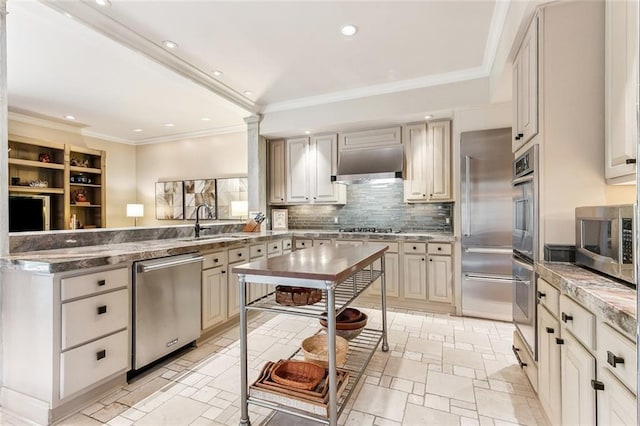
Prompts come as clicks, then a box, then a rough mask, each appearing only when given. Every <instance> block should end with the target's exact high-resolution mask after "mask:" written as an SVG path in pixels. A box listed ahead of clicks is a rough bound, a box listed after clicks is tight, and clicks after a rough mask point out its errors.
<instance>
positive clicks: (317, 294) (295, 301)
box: [276, 285, 322, 306]
mask: <svg viewBox="0 0 640 426" xmlns="http://www.w3.org/2000/svg"><path fill="white" fill-rule="evenodd" d="M321 300H322V290H318V289H315V288H306V287H291V286H286V285H279V286H276V303H278V304H280V305H286V306H303V305H313V304H314V303H318V302H319V301H321Z"/></svg>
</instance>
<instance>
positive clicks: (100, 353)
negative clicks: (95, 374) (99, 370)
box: [96, 349, 107, 361]
mask: <svg viewBox="0 0 640 426" xmlns="http://www.w3.org/2000/svg"><path fill="white" fill-rule="evenodd" d="M106 356H107V351H105V350H104V349H103V350H101V351H98V352H96V360H98V361H100V360H101V359H102V358H106Z"/></svg>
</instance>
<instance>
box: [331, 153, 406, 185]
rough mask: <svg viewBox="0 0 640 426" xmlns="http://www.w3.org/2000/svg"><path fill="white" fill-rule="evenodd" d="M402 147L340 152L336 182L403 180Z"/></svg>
mask: <svg viewBox="0 0 640 426" xmlns="http://www.w3.org/2000/svg"><path fill="white" fill-rule="evenodd" d="M402 165H403V149H402V145H393V146H385V147H371V148H366V149H350V150H344V151H340V152H338V173H337V175H336V176H331V180H332V181H334V182H342V183H347V184H350V183H362V182H369V181H372V180H380V179H385V180H387V179H402Z"/></svg>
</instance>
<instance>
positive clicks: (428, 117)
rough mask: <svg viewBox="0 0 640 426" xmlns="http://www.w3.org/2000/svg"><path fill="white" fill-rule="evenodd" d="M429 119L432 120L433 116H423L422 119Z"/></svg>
mask: <svg viewBox="0 0 640 426" xmlns="http://www.w3.org/2000/svg"><path fill="white" fill-rule="evenodd" d="M430 118H433V115H431V114H429V115H425V116H424V119H425V120H428V119H430Z"/></svg>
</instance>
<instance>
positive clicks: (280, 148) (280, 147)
mask: <svg viewBox="0 0 640 426" xmlns="http://www.w3.org/2000/svg"><path fill="white" fill-rule="evenodd" d="M285 158H286V155H285V142H284V139H281V140H277V141H270V142H269V204H284V203H285V202H286V198H287V178H286V165H285Z"/></svg>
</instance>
